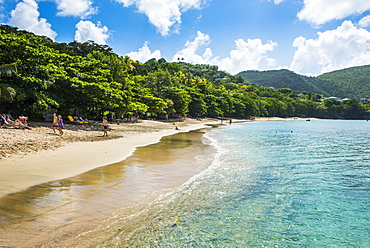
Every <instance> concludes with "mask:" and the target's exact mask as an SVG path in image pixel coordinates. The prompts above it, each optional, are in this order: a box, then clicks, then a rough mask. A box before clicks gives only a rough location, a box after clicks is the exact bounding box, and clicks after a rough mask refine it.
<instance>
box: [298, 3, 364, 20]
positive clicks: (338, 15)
mask: <svg viewBox="0 0 370 248" xmlns="http://www.w3.org/2000/svg"><path fill="white" fill-rule="evenodd" d="M367 10H370V1H369V0H350V1H349V0H335V1H333V0H304V6H303V9H302V10H301V11H300V12H299V13H298V15H297V16H298V18H299V19H300V20H301V21H307V22H310V23H312V24H313V25H317V26H319V25H322V24H324V23H326V22H328V21H331V20H339V19H342V18H345V17H347V16H350V15H352V14H362V13H364V12H365V11H367Z"/></svg>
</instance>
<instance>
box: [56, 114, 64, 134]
mask: <svg viewBox="0 0 370 248" xmlns="http://www.w3.org/2000/svg"><path fill="white" fill-rule="evenodd" d="M57 123H58V127H57V130H58V131H59V134H60V135H63V133H64V132H63V128H64V123H63V119H62V116H61V115H58V121H57Z"/></svg>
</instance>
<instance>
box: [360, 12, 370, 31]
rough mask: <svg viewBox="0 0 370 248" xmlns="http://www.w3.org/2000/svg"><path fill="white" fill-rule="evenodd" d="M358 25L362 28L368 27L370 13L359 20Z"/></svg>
mask: <svg viewBox="0 0 370 248" xmlns="http://www.w3.org/2000/svg"><path fill="white" fill-rule="evenodd" d="M358 26H359V27H361V28H366V27H369V26H370V15H368V16H365V17H364V18H362V19H361V20H360V21H359V22H358Z"/></svg>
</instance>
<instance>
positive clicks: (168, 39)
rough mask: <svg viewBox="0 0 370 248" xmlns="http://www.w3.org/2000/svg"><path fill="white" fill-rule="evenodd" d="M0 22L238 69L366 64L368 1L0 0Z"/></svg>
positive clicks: (309, 69) (139, 53)
mask: <svg viewBox="0 0 370 248" xmlns="http://www.w3.org/2000/svg"><path fill="white" fill-rule="evenodd" d="M0 22H1V23H2V24H7V25H11V26H17V27H18V28H20V29H24V30H28V31H31V32H34V33H36V34H39V35H46V36H48V37H50V38H51V39H53V40H54V41H57V42H71V41H74V40H77V41H79V42H84V41H87V40H93V41H95V42H96V43H99V44H107V45H108V46H110V47H111V48H112V49H113V50H114V52H115V53H117V54H119V55H121V56H124V55H129V56H130V57H131V58H132V59H134V60H139V61H140V62H145V61H147V60H149V59H151V58H157V59H159V58H165V59H166V60H167V61H177V58H184V61H186V62H189V63H199V64H212V65H217V66H218V67H219V69H221V70H225V71H227V72H230V73H231V74H237V73H238V72H240V71H244V70H272V69H281V68H284V69H289V70H292V71H294V72H296V73H299V74H304V75H319V74H322V73H325V72H329V71H333V70H338V69H342V68H347V67H351V66H359V65H367V64H370V1H369V0H227V1H226V0H39V1H37V0H0Z"/></svg>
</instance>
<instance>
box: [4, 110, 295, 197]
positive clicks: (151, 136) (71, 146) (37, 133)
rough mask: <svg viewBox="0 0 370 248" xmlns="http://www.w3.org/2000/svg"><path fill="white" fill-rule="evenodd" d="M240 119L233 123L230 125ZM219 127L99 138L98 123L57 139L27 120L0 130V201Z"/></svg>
mask: <svg viewBox="0 0 370 248" xmlns="http://www.w3.org/2000/svg"><path fill="white" fill-rule="evenodd" d="M294 119H297V118H279V117H269V118H267V117H266V118H256V119H255V120H256V121H280V120H294ZM298 119H300V118H298ZM244 121H246V120H233V122H234V123H235V122H244ZM221 124H224V125H226V124H227V125H228V122H227V121H220V120H218V119H212V118H202V119H191V118H185V119H184V120H182V121H176V120H174V121H166V122H161V121H152V120H140V121H138V122H134V123H120V124H117V123H111V124H110V130H109V132H108V133H109V136H108V137H103V130H102V126H101V124H100V123H99V124H94V125H74V124H66V125H65V130H64V135H59V134H58V131H56V133H54V132H53V130H52V128H51V123H45V122H42V123H41V122H37V123H32V122H31V126H32V129H31V130H23V129H17V128H14V129H13V128H0V134H1V137H2V142H1V143H0V182H1V183H0V197H1V196H4V195H6V194H10V193H14V192H17V191H20V190H24V189H26V188H28V187H30V186H33V185H36V184H40V183H44V182H48V181H52V180H57V179H62V178H67V177H71V176H74V175H77V174H80V173H83V172H85V171H88V170H91V169H93V168H96V167H99V166H104V165H108V164H112V163H115V162H119V161H122V160H124V159H125V158H127V157H128V156H130V155H131V154H132V153H133V151H134V150H135V149H136V147H140V146H145V145H148V144H152V143H156V142H158V141H159V140H160V138H161V137H163V136H167V135H171V134H175V133H178V132H188V131H190V130H195V129H200V128H204V127H207V126H208V127H209V125H221ZM176 127H177V128H178V130H176Z"/></svg>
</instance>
